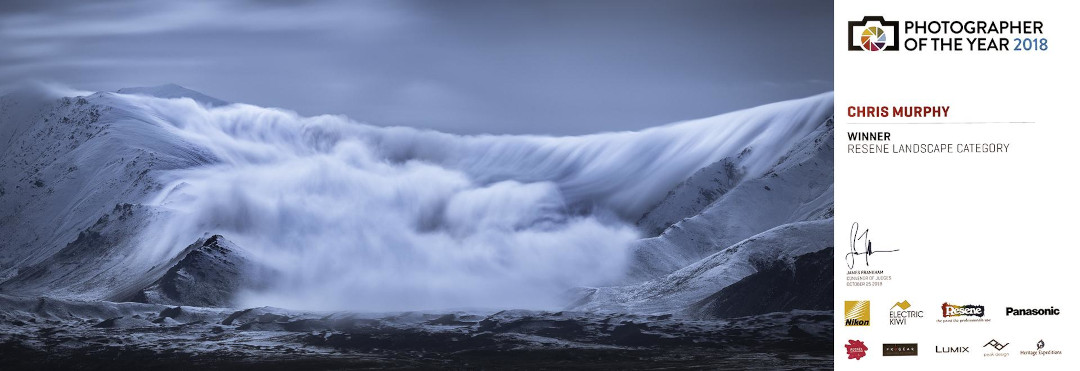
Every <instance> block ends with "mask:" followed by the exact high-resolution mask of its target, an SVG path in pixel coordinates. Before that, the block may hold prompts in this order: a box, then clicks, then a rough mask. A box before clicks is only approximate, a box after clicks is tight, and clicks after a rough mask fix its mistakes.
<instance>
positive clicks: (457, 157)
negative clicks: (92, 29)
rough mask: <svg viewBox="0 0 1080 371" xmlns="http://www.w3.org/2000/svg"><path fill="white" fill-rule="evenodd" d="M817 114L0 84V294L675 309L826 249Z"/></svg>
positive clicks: (824, 161)
mask: <svg viewBox="0 0 1080 371" xmlns="http://www.w3.org/2000/svg"><path fill="white" fill-rule="evenodd" d="M831 112H832V94H831V93H829V94H822V95H818V96H814V97H809V98H805V99H801V100H795V101H788V102H780V103H775V104H771V105H767V106H762V107H757V108H753V109H748V110H743V111H738V112H733V113H728V114H724V115H720V116H715V117H710V118H705V119H700V120H694V121H687V122H682V123H676V124H671V125H666V126H660V127H655V128H651V129H647V130H643V131H639V132H618V133H601V134H594V135H587V136H578V137H546V136H495V135H481V136H459V135H452V134H446V133H439V132H433V131H424V130H417V129H411V128H403V127H377V126H371V125H366V124H362V123H357V122H354V121H351V120H349V119H347V118H344V117H340V116H317V117H300V116H298V115H296V114H295V113H292V112H289V111H285V110H280V109H273V108H261V107H255V106H251V105H245V104H230V103H227V102H225V101H222V100H219V99H216V98H213V97H209V96H206V95H204V94H201V93H198V92H194V91H191V90H188V89H185V88H183V87H180V86H177V85H165V86H160V87H149V88H132V89H121V90H120V91H119V92H116V93H113V92H100V93H94V94H90V95H85V96H78V97H58V96H50V95H49V94H46V93H42V92H19V93H14V94H9V95H7V96H4V97H2V98H0V234H2V235H4V236H5V238H4V239H3V240H0V281H2V282H0V293H3V294H5V295H15V296H39V295H46V296H52V297H59V298H65V299H81V300H113V301H143V302H151V303H164V304H186V305H210V306H218V305H226V306H227V305H276V306H281V307H291V308H305V309H350V310H408V309H425V308H450V307H488V308H533V309H542V308H558V307H563V306H565V305H566V304H567V299H566V292H567V290H569V289H573V288H581V289H576V290H574V292H576V293H577V294H576V295H575V297H574V298H572V299H571V300H572V301H574V302H575V304H574V305H573V307H575V308H580V309H590V310H610V311H644V312H669V313H670V312H677V311H680V310H684V309H685V308H687V307H690V306H691V305H693V304H694V303H698V302H700V301H701V300H704V299H706V298H708V297H710V296H713V295H714V294H717V293H718V292H719V291H720V290H722V289H724V288H725V287H728V286H730V285H732V284H734V283H736V282H738V281H740V280H741V279H743V278H745V277H748V276H751V275H753V274H754V273H755V272H758V271H761V270H764V269H772V267H775V265H774V264H772V263H771V262H787V263H791V262H794V261H795V260H796V259H797V258H798V257H799V256H802V255H805V254H808V253H813V252H816V251H819V250H822V249H824V248H827V247H829V246H831V235H832V234H831V231H832V219H831V218H832V122H831V119H830V118H829V116H830V115H831ZM216 235H221V236H224V237H220V236H216ZM252 272H257V273H252ZM267 272H272V273H267ZM704 306H705V304H704V303H699V305H698V307H704ZM794 309H799V308H794Z"/></svg>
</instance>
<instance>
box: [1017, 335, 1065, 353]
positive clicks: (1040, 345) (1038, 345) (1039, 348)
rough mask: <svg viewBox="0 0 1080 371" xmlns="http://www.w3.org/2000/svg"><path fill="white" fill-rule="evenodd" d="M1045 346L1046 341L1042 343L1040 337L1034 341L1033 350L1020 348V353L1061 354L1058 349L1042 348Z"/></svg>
mask: <svg viewBox="0 0 1080 371" xmlns="http://www.w3.org/2000/svg"><path fill="white" fill-rule="evenodd" d="M1045 347H1046V343H1044V342H1043V341H1042V339H1039V342H1038V343H1035V350H1021V351H1020V355H1022V356H1050V355H1059V354H1061V351H1060V350H1052V349H1047V350H1043V348H1045Z"/></svg>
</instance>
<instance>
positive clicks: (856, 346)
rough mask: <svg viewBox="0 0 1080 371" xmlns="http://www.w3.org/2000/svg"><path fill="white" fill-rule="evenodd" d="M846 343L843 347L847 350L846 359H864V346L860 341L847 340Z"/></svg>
mask: <svg viewBox="0 0 1080 371" xmlns="http://www.w3.org/2000/svg"><path fill="white" fill-rule="evenodd" d="M847 342H848V343H847V344H846V345H844V348H846V349H847V359H854V360H856V361H858V360H860V359H862V357H866V344H864V343H863V342H862V341H860V340H848V341H847Z"/></svg>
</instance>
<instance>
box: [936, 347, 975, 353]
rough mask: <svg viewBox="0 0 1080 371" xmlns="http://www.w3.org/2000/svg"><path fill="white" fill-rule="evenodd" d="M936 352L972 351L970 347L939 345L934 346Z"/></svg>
mask: <svg viewBox="0 0 1080 371" xmlns="http://www.w3.org/2000/svg"><path fill="white" fill-rule="evenodd" d="M934 353H971V350H970V349H969V348H968V347H939V346H937V345H935V346H934Z"/></svg>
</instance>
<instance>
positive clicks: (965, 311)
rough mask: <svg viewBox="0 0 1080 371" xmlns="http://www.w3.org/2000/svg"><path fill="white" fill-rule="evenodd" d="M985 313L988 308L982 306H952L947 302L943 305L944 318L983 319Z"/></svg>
mask: <svg viewBox="0 0 1080 371" xmlns="http://www.w3.org/2000/svg"><path fill="white" fill-rule="evenodd" d="M985 313H986V308H985V307H983V306H982V305H970V304H968V305H952V304H949V303H947V302H946V303H943V304H941V316H942V317H944V318H949V317H982V316H983V314H985Z"/></svg>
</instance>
